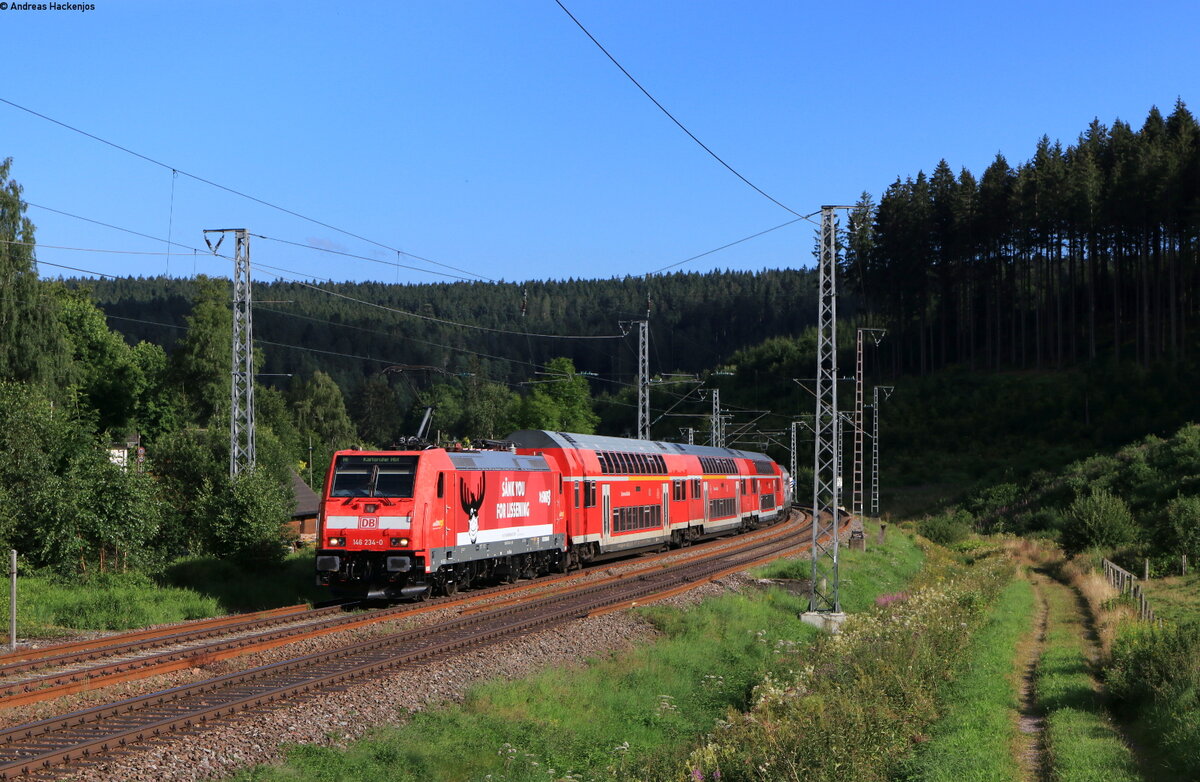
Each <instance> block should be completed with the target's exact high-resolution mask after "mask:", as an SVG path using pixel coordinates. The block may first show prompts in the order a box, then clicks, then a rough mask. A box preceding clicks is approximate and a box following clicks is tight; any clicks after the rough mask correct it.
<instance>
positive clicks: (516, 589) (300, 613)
mask: <svg viewBox="0 0 1200 782" xmlns="http://www.w3.org/2000/svg"><path fill="white" fill-rule="evenodd" d="M782 528H783V525H777V526H775V527H772V528H770V529H771V530H774V531H773V532H761V533H760V534H765V535H778V534H782V533H780V532H779V531H778V530H780V529H782ZM718 541H719V542H718ZM746 545H749V542H747V540H746V538H744V537H733V536H732V534H730V536H728V538H723V539H722V538H718V539H716V540H714V541H713V542H711V543H710V544H709V546H717V547H718V548H717V549H716V551H713V552H711V553H712V554H715V553H718V552H720V551H724V550H729V549H737V548H739V547H743V546H746ZM707 548H708V547H706V549H707ZM709 553H710V552H706V551H701V552H700V553H699V554H697V556H701V557H702V556H706V555H708V554H709ZM678 554H679V552H678V551H673V552H668V553H664V554H656V555H650V556H646V557H645V559H644V561H645V562H648V563H651V564H648V565H646V568H655V567H662V565H656V564H654V563H656V562H659V561H661V560H662V559H665V558H668V557H671V556H677V555H678ZM603 564H609V563H603ZM636 572H638V571H635V573H636ZM579 577H580V573H578V572H575V573H569V574H565V575H561V576H554V577H551V578H543V579H538V580H536V581H532V582H529V583H525V584H521V585H519V586H498V587H492V588H488V589H482V590H474V591H472V592H470V593H468V594H465V595H454V596H449V597H443V598H436V599H435V600H432V601H429V602H428V603H422V604H416V605H414V604H405V605H400V606H393V607H391V608H387V609H379V610H376V611H374V612H372V613H371V614H369V615H359V616H358V618H351V617H346V616H341V615H340V614H341V607H340V606H331V607H328V608H319V609H311V610H302V607H301V606H291V607H288V608H286V609H275V610H271V611H265V612H258V613H256V614H250V615H242V616H240V617H220V618H218V619H217V620H204V621H203V623H202V625H201V626H200V628H199V629H196V625H191V626H188V627H187V629H184V630H182V631H181V632H176V633H168V634H162V633H163V631H164V630H166V631H170V630H174V629H176V628H178V626H173V627H171V628H158V629H157V630H156V631H146V632H138V633H129V634H124V635H123V636H122V637H123V638H126V639H128V638H130V637H132V638H134V639H136V638H137V637H139V636H146V635H147V634H148V633H149V634H151V635H152V634H153V633H155V632H157V633H160V634H159V635H157V636H153V635H152V637H151V639H150V640H149V641H148V642H142V643H139V642H138V641H137V640H125V641H124V642H122V643H117V644H111V645H109V646H101V647H95V648H92V649H87V650H85V651H82V652H79V653H75V654H72V653H67V654H63V655H61V656H58V657H44V658H43V659H42V660H41V661H39V662H32V663H26V662H18V663H11V664H10V665H9V666H7V667H4V666H0V674H3V673H4V672H6V670H7V671H8V672H18V671H25V670H29V669H31V668H40V667H49V666H50V665H54V664H57V665H60V666H62V665H67V664H70V663H73V662H82V661H90V660H95V659H98V658H101V657H116V656H118V655H123V654H124V655H128V654H131V653H133V652H139V651H144V650H145V649H146V648H156V647H161V646H167V645H172V644H184V643H191V642H195V641H200V640H205V639H209V638H214V637H220V636H225V635H231V634H233V633H237V632H249V631H252V630H254V629H259V628H268V627H274V626H278V625H280V624H293V625H294V626H292V627H288V628H284V629H282V630H275V631H272V632H267V633H258V634H255V635H247V636H243V637H241V638H238V639H234V640H231V641H226V642H214V643H209V644H205V645H203V646H193V647H188V648H184V649H176V650H174V651H170V652H162V653H158V654H154V655H142V656H139V657H135V658H133V659H123V660H118V661H115V662H112V663H109V664H106V665H97V666H91V667H87V668H80V669H75V670H69V671H64V672H60V673H57V674H47V675H44V676H38V677H30V678H26V679H21V680H18V681H13V682H8V683H0V707H6V706H7V707H12V706H20V705H25V704H29V703H36V702H40V701H44V700H49V699H51V698H57V697H62V696H65V695H70V694H74V693H79V692H86V691H89V690H94V689H99V688H101V687H105V686H109V685H112V684H117V683H120V682H124V681H130V680H135V679H142V678H147V677H149V676H154V675H159V674H165V673H170V672H172V671H178V670H182V669H184V668H191V667H199V666H202V665H208V664H211V663H214V662H218V661H220V660H226V659H229V658H232V657H237V656H241V655H244V654H248V653H250V652H254V651H265V650H267V649H271V648H275V647H277V646H281V645H283V644H286V643H294V642H296V641H299V640H303V639H307V638H313V637H316V636H319V635H324V634H329V633H334V632H341V631H345V630H348V629H353V628H355V627H361V626H365V625H368V624H373V623H375V622H383V621H390V620H392V619H395V618H398V617H400V616H402V615H417V614H420V613H425V612H427V611H432V610H436V609H437V608H442V607H446V606H448V605H454V604H458V603H465V604H470V603H480V605H479V606H477V607H475V608H464V609H461V613H477V612H481V611H487V610H489V609H490V608H491V607H494V606H496V605H503V604H507V603H512V602H516V601H521V600H525V599H526V598H525V597H524V596H523V595H524V593H525V592H528V591H530V590H534V589H542V588H544V587H546V586H550V585H553V584H555V583H559V582H563V581H567V582H569V581H573V580H576V579H578V578H579ZM621 577H622V576H611V577H609V579H605V581H607V580H613V579H617V578H621ZM591 583H592V584H596V583H604V581H601V582H596V581H592V582H591ZM570 589H572V587H571V586H570V585H569V584H568V585H566V586H560V587H558V590H559V591H562V590H570ZM514 593H515V594H516V595H517V596H516V597H511V598H508V599H507V600H504V601H501V602H500V603H487V602H483V601H487V600H490V599H491V598H493V597H496V596H502V595H506V594H514ZM246 616H249V617H250V618H248V619H247V618H245V617H246ZM326 617H331V618H326ZM239 619H240V620H241V621H236V620H239ZM300 623H303V624H300ZM143 644H144V645H143Z"/></svg>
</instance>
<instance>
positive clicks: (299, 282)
mask: <svg viewBox="0 0 1200 782" xmlns="http://www.w3.org/2000/svg"><path fill="white" fill-rule="evenodd" d="M255 265H256V266H257V267H258V268H260V269H271V270H272V271H279V272H284V273H286V274H292V275H296V276H304V275H301V274H299V273H298V272H294V271H291V270H290V269H281V268H279V267H278V266H269V265H267V264H265V263H259V264H255ZM324 281H325V282H329V283H333V280H324ZM292 284H293V285H301V286H303V287H305V288H311V289H313V290H315V291H320V292H321V293H324V294H326V295H329V296H335V297H337V298H339V299H346V300H347V301H353V302H357V303H358V304H362V305H364V306H367V307H375V308H376V309H381V310H384V311H385V312H392V313H395V314H398V315H407V316H409V317H412V318H418V319H420V320H425V321H429V322H431V323H440V324H442V325H445V326H457V327H459V328H464V329H475V330H477V331H487V332H490V333H492V334H509V335H512V336H517V337H539V338H542V339H575V340H583V339H624V338H625V337H624V336H623V335H621V334H606V335H599V336H584V335H569V334H533V333H529V332H524V331H512V330H510V329H495V328H491V327H488V326H476V325H473V324H470V323H458V322H456V321H453V320H445V319H444V318H435V317H433V316H431V315H419V314H417V313H415V312H409V311H408V310H402V309H397V308H395V307H389V306H387V305H386V304H376V303H375V302H373V301H366V300H364V299H358V298H355V297H354V296H347V295H346V294H344V293H338V292H337V291H331V290H328V289H326V288H322V287H320V286H317V285H312V284H310V283H307V282H304V281H303V280H292Z"/></svg>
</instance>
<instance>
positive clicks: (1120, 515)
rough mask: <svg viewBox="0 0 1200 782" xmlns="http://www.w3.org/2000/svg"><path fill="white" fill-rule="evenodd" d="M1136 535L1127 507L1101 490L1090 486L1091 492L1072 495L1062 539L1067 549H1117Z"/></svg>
mask: <svg viewBox="0 0 1200 782" xmlns="http://www.w3.org/2000/svg"><path fill="white" fill-rule="evenodd" d="M1136 537H1137V525H1136V524H1135V523H1134V521H1133V515H1132V514H1131V513H1130V512H1129V506H1128V505H1126V504H1125V501H1124V500H1122V499H1121V498H1120V497H1114V496H1113V495H1112V494H1109V493H1108V491H1106V490H1105V489H1099V488H1094V489H1092V492H1091V494H1089V495H1087V496H1086V497H1078V498H1076V499H1075V501H1074V502H1072V503H1071V507H1070V508H1068V509H1067V514H1066V519H1065V524H1064V526H1063V534H1062V542H1063V546H1064V547H1065V548H1066V549H1067V550H1068V551H1071V552H1078V551H1083V550H1084V549H1089V548H1101V549H1112V548H1117V547H1119V546H1123V545H1125V544H1127V543H1131V542H1132V541H1133V540H1134V539H1135V538H1136Z"/></svg>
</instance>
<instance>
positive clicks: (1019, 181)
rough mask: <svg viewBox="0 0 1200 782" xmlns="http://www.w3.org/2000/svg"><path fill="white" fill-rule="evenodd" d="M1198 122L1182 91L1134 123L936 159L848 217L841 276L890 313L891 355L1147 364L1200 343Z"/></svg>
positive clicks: (920, 365)
mask: <svg viewBox="0 0 1200 782" xmlns="http://www.w3.org/2000/svg"><path fill="white" fill-rule="evenodd" d="M1198 232H1200V127H1198V126H1197V124H1196V120H1195V118H1194V117H1193V116H1192V114H1191V113H1190V112H1189V111H1188V109H1187V108H1186V107H1185V106H1184V104H1183V103H1182V102H1179V103H1177V104H1176V106H1175V108H1174V110H1173V111H1172V112H1171V114H1170V115H1169V116H1167V117H1166V118H1164V117H1163V116H1162V114H1161V112H1159V111H1158V109H1152V110H1151V111H1150V112H1149V114H1148V116H1147V117H1146V120H1145V122H1144V123H1143V124H1142V127H1141V128H1140V129H1138V130H1134V129H1133V127H1132V126H1131V125H1130V124H1128V123H1126V122H1122V121H1120V120H1117V121H1115V122H1113V124H1112V126H1111V127H1106V126H1105V125H1104V124H1102V123H1101V122H1100V121H1098V120H1095V121H1093V122H1092V123H1091V124H1090V125H1089V126H1088V127H1087V129H1086V130H1085V131H1084V132H1083V133H1081V134H1080V136H1079V138H1078V139H1077V140H1076V142H1075V143H1074V144H1071V145H1068V146H1066V147H1064V146H1063V145H1062V144H1061V143H1059V142H1057V141H1055V142H1052V141H1050V139H1049V138H1046V137H1043V138H1042V139H1041V140H1039V141H1038V142H1037V145H1036V148H1035V149H1034V151H1033V155H1032V156H1031V157H1030V159H1029V160H1027V161H1026V162H1024V163H1018V164H1016V165H1015V166H1014V165H1013V164H1011V163H1009V161H1007V160H1006V159H1005V158H1004V156H1003V155H997V156H996V159H995V161H993V163H992V164H991V165H990V166H988V168H987V169H986V170H985V171H983V173H982V174H981V175H979V176H978V177H977V176H976V175H975V174H973V173H972V172H970V171H968V170H966V169H963V170H962V171H960V172H958V174H957V175H956V174H955V173H954V172H953V171H952V170H951V168H950V166H949V165H947V164H946V161H944V160H942V161H940V162H939V163H938V164H937V166H936V167H935V168H934V169H933V173H932V174H929V175H927V174H925V173H924V172H919V173H917V174H916V175H915V176H909V177H906V178H904V179H899V178H898V179H897V180H896V181H895V182H894V183H893V184H892V185H891V186H890V187H888V189H887V191H886V192H885V193H884V194H883V196H882V197H881V198H880V200H879V204H878V205H877V206H875V205H873V204H872V202H871V198H870V196H866V195H864V197H863V199H862V200H861V201H860V202H859V205H858V208H857V209H856V210H855V212H854V213H853V216H852V219H851V220H850V231H849V233H850V236H849V238H848V242H847V250H848V268H847V279H848V280H849V282H850V284H851V285H853V286H854V287H855V290H856V291H857V292H858V294H859V295H860V296H862V297H863V299H864V301H865V306H866V307H867V309H868V310H869V311H870V312H871V314H872V316H873V317H874V318H875V319H876V320H878V321H879V322H880V323H882V324H886V325H887V326H889V327H890V328H891V329H893V335H892V338H891V339H890V340H889V342H890V347H889V349H888V351H887V353H888V354H889V360H890V362H891V364H892V368H893V371H894V372H896V373H897V374H899V373H926V372H929V371H932V370H936V369H939V368H943V367H946V366H950V365H955V364H958V365H963V366H965V367H968V368H970V369H984V370H986V369H992V370H996V369H1047V368H1062V367H1065V366H1070V365H1073V364H1076V363H1077V362H1079V361H1082V360H1094V359H1097V358H1102V357H1103V358H1109V359H1112V360H1113V361H1115V362H1120V361H1123V360H1132V361H1135V362H1137V363H1139V364H1141V365H1142V366H1149V365H1150V364H1151V363H1153V362H1155V361H1158V360H1160V359H1168V360H1171V359H1176V358H1179V357H1181V356H1184V355H1185V354H1187V353H1188V352H1189V349H1191V350H1193V351H1194V348H1195V340H1196V335H1197V314H1198V307H1200V303H1198V302H1197V290H1198V289H1200V240H1198Z"/></svg>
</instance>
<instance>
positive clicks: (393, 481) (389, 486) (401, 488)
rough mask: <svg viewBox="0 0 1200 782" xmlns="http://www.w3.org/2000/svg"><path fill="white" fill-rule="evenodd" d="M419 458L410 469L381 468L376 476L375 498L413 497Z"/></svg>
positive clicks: (414, 459) (414, 460) (414, 458)
mask: <svg viewBox="0 0 1200 782" xmlns="http://www.w3.org/2000/svg"><path fill="white" fill-rule="evenodd" d="M416 468H417V457H415V456H414V457H413V463H412V464H411V465H410V466H408V467H397V466H392V465H389V466H386V467H384V466H380V467H379V471H378V473H377V474H376V476H375V494H374V495H372V496H375V497H412V496H413V481H414V479H415V478H416V473H417V469H416Z"/></svg>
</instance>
